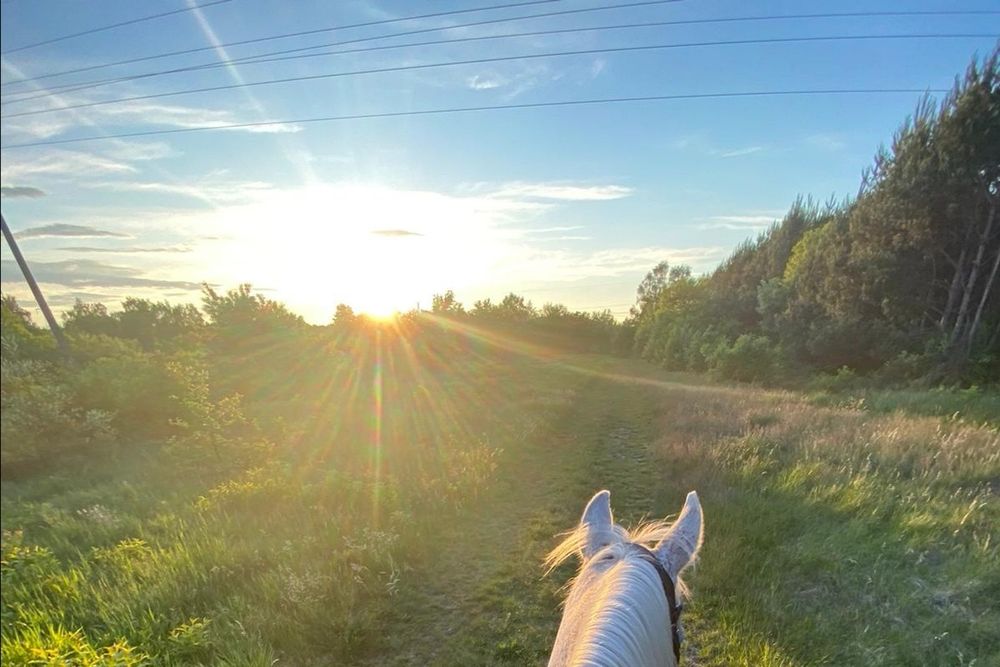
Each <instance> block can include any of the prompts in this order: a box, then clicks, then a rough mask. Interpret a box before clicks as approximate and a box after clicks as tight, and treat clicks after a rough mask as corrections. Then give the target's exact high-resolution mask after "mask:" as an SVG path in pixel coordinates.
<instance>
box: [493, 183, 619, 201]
mask: <svg viewBox="0 0 1000 667" xmlns="http://www.w3.org/2000/svg"><path fill="white" fill-rule="evenodd" d="M633 192H634V190H633V189H632V188H629V187H625V186H623V185H574V184H570V183H523V182H519V181H516V182H513V183H506V184H504V185H502V186H500V188H498V189H497V190H495V191H494V192H493V193H492V196H494V197H501V198H515V199H516V198H528V199H554V200H562V201H606V200H609V199H622V198H623V197H628V196H630V195H631V194H632V193H633Z"/></svg>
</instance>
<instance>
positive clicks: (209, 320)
mask: <svg viewBox="0 0 1000 667" xmlns="http://www.w3.org/2000/svg"><path fill="white" fill-rule="evenodd" d="M0 317H2V337H0V338H2V383H0V384H2V386H0V403H2V409H3V420H2V430H3V434H2V435H3V442H4V446H3V448H2V450H0V453H2V456H0V458H2V461H0V463H2V468H3V474H4V476H5V477H12V476H22V475H25V474H31V473H32V472H33V471H35V470H36V469H44V468H48V467H49V466H50V465H53V464H54V463H56V462H60V461H63V460H64V459H69V460H72V459H73V458H75V457H77V456H79V455H83V456H91V455H93V454H95V453H98V452H101V451H103V452H107V453H113V452H115V451H116V449H117V448H120V447H122V446H125V443H128V444H127V446H129V447H135V446H140V445H139V444H137V443H143V442H149V443H153V444H151V445H150V446H155V447H159V446H160V445H161V444H162V443H164V442H166V443H168V445H169V447H170V448H173V449H174V450H175V451H176V452H177V454H178V457H179V458H178V460H179V461H181V460H182V462H183V465H184V466H189V465H195V466H196V467H199V468H200V469H202V470H206V471H212V470H213V469H217V471H218V472H220V473H222V472H226V471H227V470H230V469H243V468H245V467H247V466H249V465H252V464H254V463H255V462H256V463H260V462H261V461H262V460H263V459H265V458H266V457H267V453H268V452H269V451H270V450H273V448H274V445H273V444H272V443H273V442H275V441H278V440H280V441H282V442H286V443H287V442H288V441H290V440H295V439H296V438H298V437H299V436H300V435H301V434H296V433H290V432H289V429H291V430H294V428H295V426H290V425H295V424H301V423H305V422H308V421H311V420H313V416H312V415H311V414H309V413H310V411H311V410H314V409H315V402H314V401H313V399H312V398H310V396H309V394H310V392H312V393H315V394H316V395H317V396H319V395H321V394H322V392H323V391H328V390H326V389H325V387H326V385H328V384H329V383H330V382H331V381H332V380H331V378H334V377H337V378H341V381H343V382H356V381H361V380H360V379H359V378H363V377H367V376H370V375H371V374H372V373H374V372H375V369H376V368H382V369H385V370H386V371H387V372H391V373H392V374H393V377H395V378H396V379H397V380H400V379H405V378H408V377H411V376H415V375H419V374H421V373H428V372H436V371H437V370H441V369H445V368H449V367H451V366H454V365H455V364H469V363H472V362H482V361H483V360H497V359H503V358H504V355H509V354H515V355H516V354H523V353H525V352H526V350H527V348H524V347H523V344H524V343H532V344H535V345H541V346H544V347H545V348H556V349H559V350H566V351H583V352H610V351H611V350H612V347H613V345H614V344H615V341H616V336H617V335H618V334H619V332H620V330H621V327H620V325H618V324H617V323H616V322H615V320H614V318H613V317H612V316H611V314H610V313H608V312H604V313H599V314H587V313H579V312H572V311H570V310H569V309H568V308H566V307H565V306H562V305H558V304H546V305H545V306H543V307H542V308H541V309H537V308H535V307H534V306H533V305H532V304H531V303H530V302H529V301H526V300H525V299H524V298H523V297H519V296H516V295H514V294H510V295H508V296H507V297H505V298H504V299H502V300H501V301H500V302H498V303H495V304H494V303H492V302H491V301H490V300H484V301H478V302H476V303H475V305H474V306H473V307H472V308H471V309H469V310H468V311H466V309H465V308H464V307H463V306H462V305H461V304H460V303H458V301H457V300H456V299H455V296H454V294H453V293H452V292H450V291H449V292H447V293H445V294H444V295H439V296H435V298H434V304H433V312H432V313H424V312H416V311H414V312H407V313H401V314H398V315H396V316H395V317H393V318H390V319H387V320H380V319H374V318H371V317H368V316H366V315H361V314H355V313H354V311H353V310H352V309H351V308H350V307H349V306H347V305H344V304H341V305H339V306H337V309H336V312H335V314H334V316H333V318H332V321H331V323H330V324H328V325H323V326H315V325H310V324H308V323H306V322H305V321H304V320H303V319H302V318H301V317H300V316H298V315H296V314H294V313H292V312H291V311H290V310H288V309H287V307H285V306H284V305H283V304H281V303H280V302H277V301H274V300H272V299H268V298H266V297H264V296H262V295H260V294H257V293H254V292H253V290H252V288H251V287H250V285H240V286H239V287H237V288H235V289H231V290H228V291H224V292H221V291H217V290H215V289H213V288H211V287H209V286H207V285H206V286H205V287H204V288H203V293H202V302H201V307H200V308H199V307H196V306H195V305H192V304H172V303H169V302H166V301H159V302H157V301H150V300H147V299H138V298H127V299H125V300H124V301H123V302H122V303H121V304H120V308H119V309H117V310H110V309H109V308H108V307H107V306H105V305H104V304H101V303H85V302H82V301H77V302H76V303H75V305H74V306H73V307H72V308H70V309H69V310H68V311H66V312H65V313H63V315H62V329H63V332H64V334H65V336H66V338H67V340H68V342H69V345H68V354H63V353H62V352H61V351H60V350H58V349H57V348H56V345H55V342H54V340H53V338H52V336H51V334H50V333H49V331H48V330H47V329H43V328H40V327H39V326H37V325H36V324H35V323H34V322H33V321H32V318H31V316H30V313H29V312H28V311H26V310H25V309H24V308H22V307H21V306H20V305H19V304H18V303H17V301H16V300H15V299H14V298H13V297H11V296H9V295H6V296H4V297H3V302H2V306H0ZM536 349H537V348H536ZM395 386H399V382H396V383H395V385H394V387H395ZM394 387H391V388H387V389H386V391H387V392H389V391H394V390H395V389H394ZM248 403H250V404H251V405H250V406H247V404H248ZM327 411H328V412H329V410H327ZM331 414H332V413H331ZM250 415H253V417H252V418H251V416H250ZM355 417H356V416H355V415H347V414H345V415H342V416H337V419H338V420H339V423H340V424H343V423H346V422H349V421H350V420H352V419H355ZM359 418H360V417H359ZM355 426H356V427H357V429H360V428H361V427H360V426H357V425H355ZM352 428H353V427H352ZM357 429H355V430H357ZM354 440H356V442H354V441H352V442H345V444H344V445H343V449H342V450H341V452H340V453H341V454H342V455H343V457H344V460H343V461H340V462H339V465H344V466H349V465H352V460H354V459H352V456H353V455H352V453H351V452H350V451H349V450H353V449H355V448H358V447H362V446H363V442H364V438H355V439H354ZM359 443H362V444H359ZM354 458H355V459H356V460H361V459H360V458H358V457H354ZM192 462H193V463H192Z"/></svg>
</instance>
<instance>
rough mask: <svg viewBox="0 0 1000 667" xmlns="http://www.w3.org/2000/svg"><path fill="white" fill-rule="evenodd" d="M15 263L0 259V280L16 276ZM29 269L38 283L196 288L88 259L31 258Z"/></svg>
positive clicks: (17, 274) (137, 270)
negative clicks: (54, 259)
mask: <svg viewBox="0 0 1000 667" xmlns="http://www.w3.org/2000/svg"><path fill="white" fill-rule="evenodd" d="M18 271H19V270H18V267H17V263H16V262H14V261H13V260H3V263H2V264H0V280H2V282H5V283H6V282H14V281H16V280H18V277H19V275H20V274H19V272H18ZM31 271H32V273H34V274H35V278H36V279H37V280H38V282H41V283H53V284H57V285H64V286H70V287H123V288H129V287H156V288H179V289H186V290H196V289H198V288H199V284H198V283H194V282H187V281H183V280H164V279H159V278H153V277H148V276H147V275H145V274H144V272H143V271H141V270H139V269H136V268H133V267H130V266H116V265H112V264H105V263H103V262H95V261H93V260H89V259H71V260H64V261H58V262H38V261H35V262H32V263H31Z"/></svg>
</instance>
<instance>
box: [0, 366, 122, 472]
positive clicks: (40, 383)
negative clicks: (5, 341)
mask: <svg viewBox="0 0 1000 667" xmlns="http://www.w3.org/2000/svg"><path fill="white" fill-rule="evenodd" d="M72 399H73V394H72V392H71V391H70V390H69V388H68V387H67V386H66V385H65V384H64V382H63V381H62V379H61V378H60V377H59V375H58V373H57V372H56V371H55V369H54V368H53V367H52V366H50V365H49V364H46V363H44V362H40V361H32V360H19V361H18V360H13V359H8V358H7V357H4V358H3V360H2V361H0V440H2V441H3V447H2V449H0V467H2V469H3V474H4V476H7V477H10V476H14V475H16V474H18V473H19V472H21V471H22V470H23V469H24V468H26V467H32V466H36V465H38V464H40V463H42V462H43V461H44V462H47V463H48V464H51V463H52V462H54V461H56V460H58V459H59V458H61V457H63V456H64V455H67V454H72V453H76V452H78V451H81V450H86V451H87V452H88V453H89V452H92V451H93V450H94V448H95V447H98V448H101V447H106V446H109V445H110V444H111V443H113V442H114V435H115V432H114V429H113V428H112V425H111V420H112V414H111V413H108V412H105V411H102V410H87V409H84V408H81V407H79V406H77V405H75V404H74V403H73V400H72Z"/></svg>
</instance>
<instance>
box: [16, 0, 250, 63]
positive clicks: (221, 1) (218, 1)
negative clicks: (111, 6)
mask: <svg viewBox="0 0 1000 667" xmlns="http://www.w3.org/2000/svg"><path fill="white" fill-rule="evenodd" d="M227 2H232V0H212V2H205V3H202V4H200V5H193V6H189V7H182V8H181V9H174V10H171V11H168V12H160V13H159V14H151V15H149V16H142V17H139V18H135V19H129V20H128V21H120V22H119V23H112V24H110V25H104V26H100V27H97V28H90V29H89V30H81V31H80V32H74V33H72V34H69V35H61V36H59V37H52V38H51V39H44V40H42V41H40V42H34V43H32V44H25V45H23V46H18V47H16V48H13V49H7V50H6V51H0V55H4V56H6V55H8V54H10V53H18V52H19V51H27V50H28V49H34V48H36V47H39V46H47V45H49V44H55V43H57V42H64V41H66V40H68V39H74V38H76V37H83V36H85V35H93V34H94V33H98V32H105V31H107V30H113V29H115V28H122V27H124V26H127V25H135V24H136V23H143V22H145V21H152V20H154V19H161V18H164V17H166V16H173V15H174V14H183V13H185V12H193V11H194V10H196V9H205V8H206V7H211V6H213V5H221V4H224V3H227Z"/></svg>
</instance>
